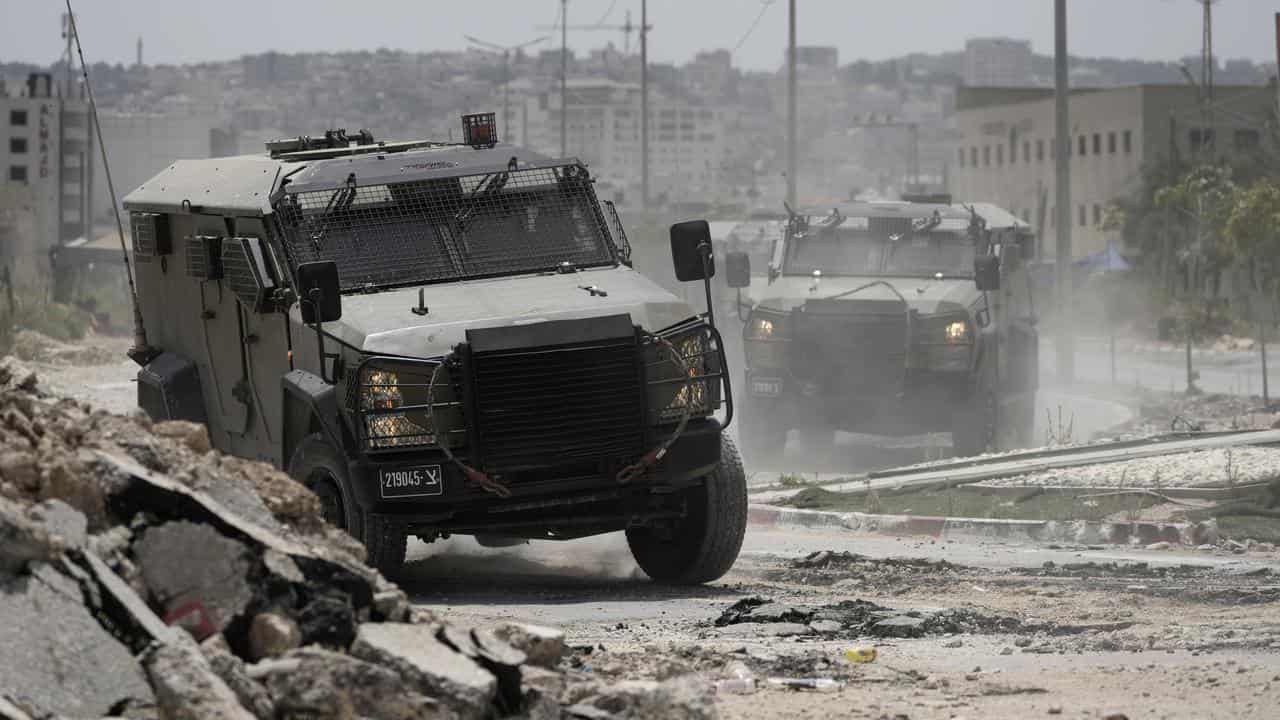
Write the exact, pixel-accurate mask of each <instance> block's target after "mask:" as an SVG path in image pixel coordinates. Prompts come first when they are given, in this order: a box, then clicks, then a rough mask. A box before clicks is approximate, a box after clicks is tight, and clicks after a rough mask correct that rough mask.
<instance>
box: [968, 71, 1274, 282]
mask: <svg viewBox="0 0 1280 720" xmlns="http://www.w3.org/2000/svg"><path fill="white" fill-rule="evenodd" d="M1214 97H1215V107H1216V108H1218V109H1217V110H1216V111H1215V112H1214V113H1213V114H1212V115H1211V124H1210V126H1209V127H1208V128H1207V129H1205V128H1203V127H1202V124H1201V114H1200V103H1199V99H1198V97H1197V92H1196V89H1195V88H1193V87H1190V86H1183V85H1136V86H1132V87H1122V88H1112V89H1098V90H1076V91H1073V92H1072V94H1071V96H1070V100H1069V106H1068V107H1069V116H1070V123H1071V136H1070V137H1069V138H1067V141H1068V146H1067V147H1068V153H1069V156H1070V165H1071V204H1072V207H1071V208H1067V209H1066V211H1065V212H1063V213H1059V212H1057V209H1056V208H1055V207H1054V203H1053V198H1054V187H1055V182H1054V177H1055V175H1054V151H1053V148H1054V142H1055V140H1056V138H1055V136H1054V100H1053V91H1052V90H1041V89H1036V88H1013V89H1007V90H1003V89H997V88H985V89H984V88H976V89H970V88H960V89H959V91H958V93H957V96H956V114H955V125H956V131H957V132H956V138H955V140H954V141H953V143H952V146H951V151H950V155H951V160H950V165H949V169H950V173H949V190H950V192H951V193H952V195H954V196H955V197H956V198H957V199H958V200H961V201H979V200H981V201H987V202H992V203H995V204H997V205H1000V206H1003V207H1005V208H1008V209H1009V210H1010V211H1012V212H1014V213H1015V214H1016V215H1018V216H1019V217H1021V218H1022V219H1023V220H1026V221H1028V222H1030V223H1031V224H1032V225H1033V226H1036V225H1041V226H1042V227H1043V228H1044V229H1045V231H1046V232H1045V234H1049V229H1050V228H1053V227H1056V222H1057V220H1058V219H1059V218H1062V219H1065V220H1066V221H1068V222H1070V223H1071V227H1072V233H1071V234H1072V250H1073V253H1074V254H1075V256H1076V257H1082V256H1085V255H1089V254H1092V253H1095V252H1098V251H1100V250H1103V249H1105V248H1106V247H1108V245H1113V244H1116V243H1118V242H1119V240H1120V238H1119V236H1118V234H1116V233H1115V232H1114V231H1104V230H1103V229H1102V219H1103V216H1104V214H1105V211H1106V208H1107V206H1108V205H1109V204H1110V203H1112V202H1113V201H1116V200H1118V199H1120V198H1123V197H1125V196H1127V195H1129V194H1130V193H1132V192H1134V191H1135V190H1137V189H1138V188H1139V187H1140V186H1141V182H1142V172H1143V169H1144V168H1147V167H1154V166H1158V165H1159V164H1160V163H1162V162H1166V161H1167V160H1168V158H1169V156H1170V153H1177V154H1178V155H1177V156H1178V157H1180V158H1182V159H1183V160H1188V159H1194V158H1197V157H1202V158H1207V157H1214V158H1218V157H1222V156H1230V155H1232V154H1248V153H1256V152H1258V151H1259V150H1260V149H1261V148H1262V146H1263V144H1264V143H1269V142H1270V140H1269V134H1268V133H1265V132H1263V129H1264V128H1266V127H1267V122H1268V118H1269V117H1271V113H1272V107H1273V104H1274V102H1275V91H1274V89H1271V88H1267V87H1264V86H1218V87H1217V88H1215V90H1214ZM1042 216H1043V221H1042Z"/></svg>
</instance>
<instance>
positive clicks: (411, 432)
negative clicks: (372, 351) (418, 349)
mask: <svg viewBox="0 0 1280 720" xmlns="http://www.w3.org/2000/svg"><path fill="white" fill-rule="evenodd" d="M431 370H432V368H429V367H427V368H423V369H421V370H418V369H416V368H415V369H412V370H410V369H406V370H399V369H396V370H391V369H387V368H385V367H365V368H362V369H361V370H360V375H359V387H358V389H357V397H358V405H357V409H358V410H359V413H360V417H359V422H360V423H361V430H363V435H364V439H365V442H366V443H367V445H368V447H369V448H370V449H374V450H386V449H391V448H399V447H410V446H415V445H432V444H435V442H436V436H435V430H434V428H433V422H432V416H431V414H430V412H429V410H428V408H427V385H428V384H429V383H430V380H431ZM438 394H439V393H437V395H438ZM438 400H439V398H438V397H437V401H438Z"/></svg>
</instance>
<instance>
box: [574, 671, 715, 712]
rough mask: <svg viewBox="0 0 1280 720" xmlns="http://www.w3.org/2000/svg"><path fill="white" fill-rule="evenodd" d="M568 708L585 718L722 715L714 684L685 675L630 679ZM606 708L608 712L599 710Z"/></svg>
mask: <svg viewBox="0 0 1280 720" xmlns="http://www.w3.org/2000/svg"><path fill="white" fill-rule="evenodd" d="M566 711H567V712H568V713H569V714H570V715H571V716H577V717H584V718H601V717H603V718H618V719H620V720H710V719H711V718H715V717H718V715H717V713H716V707H715V694H714V691H713V690H712V687H711V685H709V684H708V683H706V682H703V681H700V680H697V679H696V678H694V677H693V676H685V677H681V678H675V679H672V680H666V681H663V682H660V683H659V682H653V681H643V680H630V681H624V682H620V683H617V684H616V685H612V686H609V687H607V688H604V689H602V691H601V692H600V693H599V694H596V695H592V696H590V697H587V698H585V699H583V700H582V701H581V702H579V703H577V704H575V705H573V706H571V707H569V708H567V709H566ZM599 712H604V713H605V714H604V715H600V714H598V713H599Z"/></svg>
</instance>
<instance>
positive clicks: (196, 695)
mask: <svg viewBox="0 0 1280 720" xmlns="http://www.w3.org/2000/svg"><path fill="white" fill-rule="evenodd" d="M143 666H144V667H146V669H147V676H148V677H149V678H150V679H151V685H152V687H153V688H155V693H156V704H157V706H158V707H159V709H160V713H161V716H162V717H164V718H165V719H166V720H204V719H206V718H210V719H212V720H254V716H253V714H251V713H250V712H249V711H248V710H245V709H244V708H243V707H241V705H240V701H239V700H238V699H237V698H236V695H235V693H233V692H232V691H231V688H229V687H227V684H226V683H225V682H223V681H222V678H220V677H218V674H217V673H215V672H214V671H213V668H212V667H211V666H210V665H209V661H208V659H206V658H205V656H204V655H203V654H201V652H200V649H199V648H198V647H197V646H196V644H195V643H193V642H192V641H191V640H190V638H187V637H185V636H184V635H182V634H180V631H176V630H175V631H173V635H172V637H171V639H170V640H169V641H168V642H162V643H159V644H158V645H157V646H155V647H153V648H151V650H150V651H149V652H148V654H147V655H146V656H145V657H144V658H143Z"/></svg>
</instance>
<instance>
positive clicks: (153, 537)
mask: <svg viewBox="0 0 1280 720" xmlns="http://www.w3.org/2000/svg"><path fill="white" fill-rule="evenodd" d="M133 548H134V553H135V555H136V556H137V559H138V563H139V565H140V566H141V568H142V577H143V580H144V581H145V582H146V584H147V588H148V589H149V590H150V591H151V596H152V597H153V598H154V599H155V601H156V602H157V603H158V604H159V605H160V606H161V607H162V608H163V610H164V617H165V619H166V621H168V622H170V623H174V624H179V625H182V626H183V627H186V628H187V629H188V630H190V631H191V633H192V634H193V635H195V637H196V639H198V640H199V639H204V638H205V637H208V636H209V635H212V634H213V633H216V632H220V631H222V629H223V628H225V627H226V626H227V625H228V624H229V623H230V622H231V621H232V620H235V619H236V618H237V617H238V616H239V615H240V614H241V613H243V612H244V610H245V608H246V607H247V606H248V604H249V601H250V600H252V599H253V590H252V589H251V588H250V587H249V580H248V574H249V568H250V566H251V560H250V555H249V548H248V546H246V545H245V544H244V543H242V542H239V541H237V540H232V539H231V538H228V537H224V536H223V535H222V534H221V533H219V532H218V531H217V530H215V529H213V528H212V527H210V526H208V525H197V524H196V523H192V522H186V521H178V522H170V523H165V524H164V525H160V526H158V527H153V528H150V529H148V530H147V531H146V532H144V533H143V534H142V537H141V538H139V539H138V541H137V542H136V543H134V546H133Z"/></svg>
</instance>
